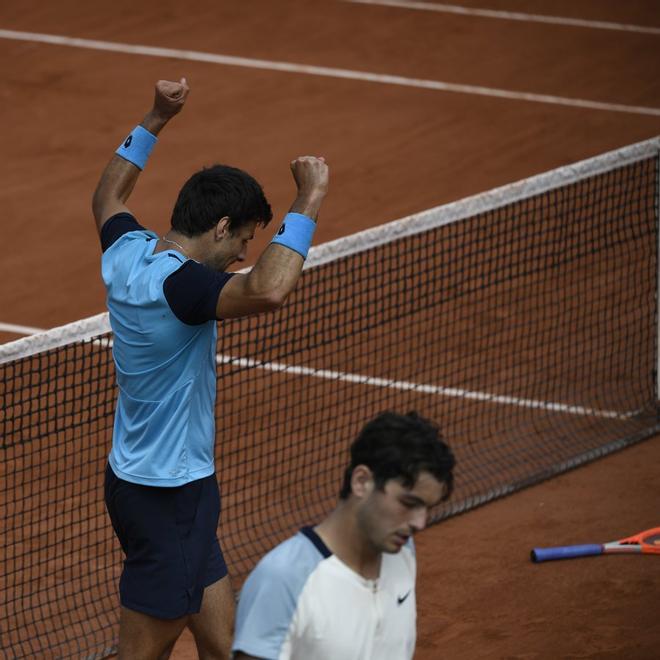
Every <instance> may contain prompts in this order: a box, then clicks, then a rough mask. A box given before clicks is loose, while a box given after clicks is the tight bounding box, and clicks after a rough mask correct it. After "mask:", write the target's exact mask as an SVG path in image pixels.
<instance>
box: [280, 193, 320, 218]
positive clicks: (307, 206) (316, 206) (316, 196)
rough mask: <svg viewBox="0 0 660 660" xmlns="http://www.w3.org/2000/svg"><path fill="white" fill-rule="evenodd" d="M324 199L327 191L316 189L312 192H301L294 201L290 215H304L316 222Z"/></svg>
mask: <svg viewBox="0 0 660 660" xmlns="http://www.w3.org/2000/svg"><path fill="white" fill-rule="evenodd" d="M324 197H325V191H323V190H316V189H315V190H311V191H310V192H301V193H299V194H298V196H297V197H296V199H295V200H294V202H293V204H292V205H291V208H290V210H289V211H290V213H302V215H306V216H307V217H308V218H312V220H314V221H316V220H317V219H318V215H319V211H320V209H321V203H322V202H323V198H324Z"/></svg>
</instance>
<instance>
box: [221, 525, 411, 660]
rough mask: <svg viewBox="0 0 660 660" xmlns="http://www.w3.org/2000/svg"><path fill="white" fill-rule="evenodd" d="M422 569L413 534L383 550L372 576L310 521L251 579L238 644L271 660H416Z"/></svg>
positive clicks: (239, 615)
mask: <svg viewBox="0 0 660 660" xmlns="http://www.w3.org/2000/svg"><path fill="white" fill-rule="evenodd" d="M415 575H416V563H415V550H414V545H413V543H412V539H409V541H408V543H407V544H406V545H405V546H404V547H403V548H402V549H401V550H400V552H398V553H397V554H383V558H382V563H381V571H380V576H379V577H378V579H377V580H367V579H365V578H363V577H362V576H360V575H358V574H357V573H355V571H353V570H351V569H350V568H349V567H348V566H346V564H344V563H342V562H341V561H340V560H339V559H338V558H337V557H336V556H335V555H333V554H332V553H331V552H330V551H329V550H328V548H327V547H326V545H325V544H324V543H323V541H322V540H321V539H320V538H319V536H318V535H317V534H316V533H315V532H314V531H313V529H311V528H309V527H306V528H304V529H302V530H301V531H300V532H299V533H298V534H296V535H295V536H294V537H292V538H290V539H288V540H287V541H285V542H284V543H281V544H280V545H278V546H277V547H276V548H274V549H273V550H271V551H270V552H269V553H268V554H267V555H266V556H265V557H264V558H263V559H262V560H261V561H260V562H259V564H257V566H256V568H255V569H254V571H253V572H252V573H251V574H250V576H249V577H248V579H247V581H246V582H245V585H244V586H243V589H242V591H241V596H240V600H239V604H238V611H237V617H236V618H237V621H236V635H235V638H234V644H233V650H234V651H242V652H243V653H246V654H248V655H252V656H254V657H256V658H265V659H266V660H310V659H311V658H313V659H314V660H410V658H412V657H413V653H414V651H415V639H416V619H417V610H416V602H415Z"/></svg>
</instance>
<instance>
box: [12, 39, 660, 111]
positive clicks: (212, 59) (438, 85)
mask: <svg viewBox="0 0 660 660" xmlns="http://www.w3.org/2000/svg"><path fill="white" fill-rule="evenodd" d="M0 39H14V40H19V41H32V42H38V43H45V44H53V45H57V46H72V47H74V48H87V49H92V50H103V51H110V52H115V53H125V54H133V55H146V56H149V57H167V58H172V59H178V60H189V61H194V62H209V63H212V64H223V65H226V66H240V67H247V68H251V69H265V70H268V71H280V72H286V73H302V74H306V75H312V76H325V77H328V78H341V79H346V80H360V81H363V82H373V83H380V84H385V85H400V86H405V87H417V88H420V89H430V90H436V91H441V92H456V93H459V94H473V95H477V96H489V97H495V98H504V99H511V100H514V101H530V102H533V103H546V104H551V105H563V106H568V107H575V108H587V109H589V110H604V111H606V112H626V113H629V114H634V115H653V116H656V117H660V108H649V107H644V106H634V105H624V104H620V103H603V102H600V101H588V100H585V99H574V98H567V97H563V96H552V95H549V94H534V93H529V92H515V91H511V90H507V89H497V88H494V87H482V86H478V85H460V84H456V83H448V82H443V81H440V80H424V79H419V78H405V77H403V76H391V75H387V74H380V73H369V72H367V71H353V70H350V69H335V68H332V67H325V66H312V65H307V64H295V63H292V62H275V61H271V60H260V59H253V58H248V57H235V56H232V55H217V54H213V53H203V52H199V51H194V50H179V49H176V48H159V47H155V46H140V45H133V44H123V43H117V42H111V41H97V40H95V39H78V38H75V37H63V36H59V35H54V34H40V33H36V32H16V31H14V30H2V29H0Z"/></svg>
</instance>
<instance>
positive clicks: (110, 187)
mask: <svg viewBox="0 0 660 660" xmlns="http://www.w3.org/2000/svg"><path fill="white" fill-rule="evenodd" d="M188 92H189V88H188V84H187V82H186V79H185V78H181V80H180V81H179V82H171V81H169V80H159V81H158V82H157V83H156V92H155V95H154V104H153V107H152V108H151V110H149V112H148V113H147V114H146V115H145V117H144V119H143V120H142V122H141V123H140V124H139V126H138V127H136V128H135V129H134V131H133V132H132V133H131V134H130V135H129V137H128V138H126V141H125V142H124V143H123V145H122V146H121V147H120V148H119V149H118V150H117V152H119V153H121V154H122V155H118V153H115V155H113V157H112V159H111V160H110V162H109V163H108V165H107V166H106V168H105V170H103V174H102V175H101V179H100V180H99V183H98V185H97V186H96V190H95V191H94V197H93V198H92V212H93V214H94V219H95V220H96V228H97V230H98V232H99V233H101V228H102V227H103V224H104V223H105V221H106V220H108V218H110V217H112V216H113V215H115V214H116V213H120V212H122V211H127V210H128V209H127V208H126V206H125V203H126V200H127V199H128V197H129V196H130V194H131V192H132V191H133V187H134V186H135V183H136V181H137V178H138V176H139V174H140V172H141V171H142V167H143V166H144V162H146V157H147V156H148V154H149V151H150V149H151V147H153V144H154V143H155V136H157V135H158V134H159V133H160V131H161V130H162V129H163V127H164V126H165V124H167V122H168V121H169V120H170V119H172V117H174V115H176V114H178V113H179V112H180V111H181V108H183V106H184V104H185V102H186V98H187V97H188ZM140 127H141V128H140ZM142 129H146V131H148V133H143V132H142ZM133 154H135V155H133ZM145 154H146V155H145ZM129 159H132V160H129ZM136 163H137V164H136ZM140 165H141V166H142V167H140Z"/></svg>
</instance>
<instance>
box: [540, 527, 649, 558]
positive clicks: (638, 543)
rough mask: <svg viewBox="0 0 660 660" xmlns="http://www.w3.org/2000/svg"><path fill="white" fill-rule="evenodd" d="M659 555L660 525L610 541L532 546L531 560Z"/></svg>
mask: <svg viewBox="0 0 660 660" xmlns="http://www.w3.org/2000/svg"><path fill="white" fill-rule="evenodd" d="M625 553H631V554H652V555H660V527H654V528H653V529H647V530H645V531H643V532H639V533H638V534H634V535H633V536H629V537H627V538H625V539H620V540H619V541H611V542H610V543H590V544H586V545H562V546H558V547H556V548H534V549H533V550H532V552H531V557H532V561H533V562H535V563H539V562H542V561H552V560H553V559H573V558H575V557H590V556H592V555H610V554H612V555H618V554H625Z"/></svg>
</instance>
